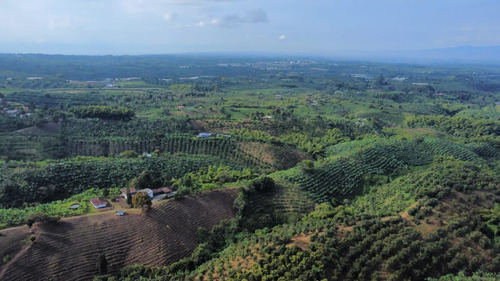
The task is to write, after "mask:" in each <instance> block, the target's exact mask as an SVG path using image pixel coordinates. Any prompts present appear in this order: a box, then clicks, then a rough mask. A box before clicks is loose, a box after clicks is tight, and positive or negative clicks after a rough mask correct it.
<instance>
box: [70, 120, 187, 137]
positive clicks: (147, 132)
mask: <svg viewBox="0 0 500 281" xmlns="http://www.w3.org/2000/svg"><path fill="white" fill-rule="evenodd" d="M190 129H191V128H190V125H189V122H187V120H185V119H175V118H156V119H146V118H134V119H132V120H130V121H126V122H120V121H112V120H101V119H73V118H69V119H66V120H65V121H64V122H63V123H62V126H61V134H63V135H64V136H66V137H68V138H77V139H99V138H106V137H137V138H155V137H157V136H158V135H164V134H165V133H173V132H187V131H190Z"/></svg>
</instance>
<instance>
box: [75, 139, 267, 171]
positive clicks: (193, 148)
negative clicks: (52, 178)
mask: <svg viewBox="0 0 500 281" xmlns="http://www.w3.org/2000/svg"><path fill="white" fill-rule="evenodd" d="M259 149H260V148H259V146H258V145H247V146H245V151H246V153H245V152H243V151H242V150H241V149H240V141H238V140H236V139H233V138H222V137H220V138H196V137H190V136H186V135H171V136H168V135H167V136H166V137H162V138H154V139H143V140H136V139H132V138H111V139H108V140H98V141H86V140H81V139H72V140H69V141H68V143H67V151H68V153H69V155H70V156H72V157H75V156H94V157H98V156H109V155H112V154H113V155H118V154H120V153H121V152H123V151H126V150H133V151H135V152H138V153H144V152H146V153H151V152H153V151H156V150H158V151H160V153H170V154H174V153H186V154H193V155H194V154H203V155H212V156H217V157H219V158H221V159H225V160H228V161H233V162H238V163H241V164H242V165H246V166H249V167H255V168H259V169H269V168H273V167H272V165H271V164H269V163H266V162H265V161H263V159H260V158H259V157H258V156H259V155H260V154H261V152H260V151H258V150H259Z"/></svg>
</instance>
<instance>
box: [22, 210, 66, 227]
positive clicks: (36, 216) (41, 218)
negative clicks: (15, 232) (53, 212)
mask: <svg viewBox="0 0 500 281" xmlns="http://www.w3.org/2000/svg"><path fill="white" fill-rule="evenodd" d="M59 219H60V218H59V217H54V216H49V215H47V214H46V213H42V212H34V213H31V214H29V215H28V219H27V220H26V224H27V225H28V227H29V228H31V227H32V226H33V224H34V223H36V222H50V223H55V222H57V221H58V220H59Z"/></svg>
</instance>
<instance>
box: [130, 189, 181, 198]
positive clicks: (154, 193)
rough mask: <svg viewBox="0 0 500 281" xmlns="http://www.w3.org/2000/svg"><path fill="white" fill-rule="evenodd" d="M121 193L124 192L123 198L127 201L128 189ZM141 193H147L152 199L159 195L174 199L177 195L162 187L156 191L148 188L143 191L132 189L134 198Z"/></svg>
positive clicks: (131, 192)
mask: <svg viewBox="0 0 500 281" xmlns="http://www.w3.org/2000/svg"><path fill="white" fill-rule="evenodd" d="M120 191H121V192H122V196H123V197H125V199H126V198H127V189H126V188H124V189H121V190H120ZM139 191H144V192H147V193H148V195H149V197H151V198H153V197H154V196H156V195H159V194H167V197H172V196H174V195H175V191H172V190H171V189H170V188H168V187H160V188H156V189H149V188H146V189H141V190H136V189H134V188H131V189H130V195H131V196H132V197H134V196H135V195H136V194H137V192H139Z"/></svg>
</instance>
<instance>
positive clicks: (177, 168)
mask: <svg viewBox="0 0 500 281" xmlns="http://www.w3.org/2000/svg"><path fill="white" fill-rule="evenodd" d="M222 164H226V165H228V164H229V165H232V167H234V168H235V169H237V168H238V167H237V165H235V164H233V163H228V162H225V161H223V160H221V159H220V158H216V157H212V156H207V155H172V156H157V157H152V158H134V159H124V158H87V157H86V158H74V159H69V160H64V161H59V162H49V163H46V162H39V163H34V162H19V163H18V162H7V163H6V164H3V165H0V207H4V208H5V207H18V206H21V205H22V204H23V203H32V202H42V203H43V202H50V201H53V200H61V199H64V198H68V197H70V196H72V195H74V194H78V193H81V192H83V191H85V190H88V189H90V188H98V189H100V188H109V187H115V186H118V187H123V186H126V185H127V183H128V182H130V181H131V180H132V179H133V178H135V177H137V176H138V175H139V174H141V172H142V171H145V170H147V171H149V173H150V174H151V176H152V178H153V179H154V180H156V181H157V182H158V183H159V184H166V183H168V181H169V180H170V179H171V178H172V177H176V178H178V177H181V176H183V175H184V174H185V173H188V172H194V171H197V170H199V169H201V168H203V167H208V166H209V165H222ZM240 168H241V167H240Z"/></svg>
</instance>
